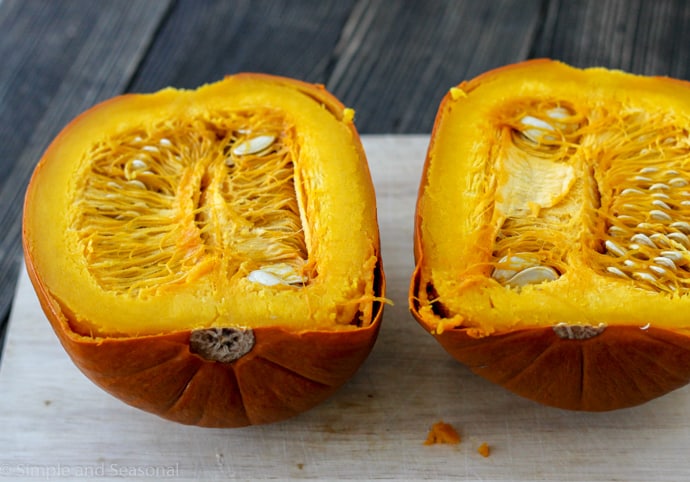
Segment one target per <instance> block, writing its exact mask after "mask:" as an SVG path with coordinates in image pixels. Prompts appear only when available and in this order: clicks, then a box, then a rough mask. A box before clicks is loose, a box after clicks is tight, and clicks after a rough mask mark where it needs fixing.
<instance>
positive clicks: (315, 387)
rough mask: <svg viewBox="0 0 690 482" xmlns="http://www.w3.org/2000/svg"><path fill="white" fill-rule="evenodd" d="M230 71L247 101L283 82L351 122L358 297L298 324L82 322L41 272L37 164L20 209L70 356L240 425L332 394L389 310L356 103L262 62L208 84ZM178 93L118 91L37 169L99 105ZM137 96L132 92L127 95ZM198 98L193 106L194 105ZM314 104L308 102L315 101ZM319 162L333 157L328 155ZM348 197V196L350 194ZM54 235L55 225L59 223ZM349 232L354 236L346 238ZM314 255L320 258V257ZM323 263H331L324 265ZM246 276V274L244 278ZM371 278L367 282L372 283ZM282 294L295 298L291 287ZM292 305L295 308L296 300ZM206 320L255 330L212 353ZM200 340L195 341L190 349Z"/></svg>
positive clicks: (131, 388)
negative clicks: (90, 326) (114, 325)
mask: <svg viewBox="0 0 690 482" xmlns="http://www.w3.org/2000/svg"><path fill="white" fill-rule="evenodd" d="M225 83H228V84H229V85H234V86H235V90H236V91H237V90H239V91H240V92H241V91H242V89H243V87H244V86H249V87H250V88H251V89H254V92H252V95H254V96H255V97H258V99H259V100H258V101H257V100H256V99H254V100H253V101H247V104H248V105H250V106H251V105H256V103H257V102H258V103H261V102H265V103H266V104H267V105H272V103H273V99H272V98H271V95H274V93H275V92H276V89H278V91H280V89H282V90H283V91H284V92H285V95H286V96H287V97H291V96H292V97H293V98H294V99H297V100H296V101H295V100H294V99H293V101H295V102H304V103H305V105H307V104H309V103H311V104H313V105H315V106H318V108H320V109H322V110H323V111H325V112H326V113H328V115H329V116H332V118H333V119H334V120H335V122H337V123H338V124H340V125H341V126H343V127H344V131H343V133H342V134H338V135H341V136H343V134H344V133H345V132H347V133H349V134H345V135H344V137H341V139H345V138H347V139H348V140H347V142H348V143H349V144H348V149H350V150H351V153H348V154H346V156H347V158H348V159H350V160H351V161H352V162H353V164H352V165H351V166H349V167H348V169H352V172H356V173H357V178H356V181H354V182H356V183H361V184H357V186H358V187H357V189H358V190H360V192H359V193H353V195H354V196H353V199H354V200H356V202H361V203H362V204H360V205H357V206H356V209H358V210H360V212H361V214H360V213H357V215H356V216H362V217H361V218H359V217H357V219H365V221H364V224H362V226H361V230H360V232H358V233H357V234H352V235H351V236H352V237H353V238H354V237H355V236H362V237H363V238H362V239H366V241H365V243H364V244H362V246H365V245H366V243H370V244H369V246H370V248H369V249H370V254H368V255H367V254H364V255H365V256H370V257H371V258H370V259H368V260H365V261H364V262H363V263H362V265H363V266H364V268H362V272H363V273H366V270H367V269H371V272H370V273H369V274H365V275H364V278H362V280H360V281H354V280H349V279H343V282H344V284H347V283H351V284H352V285H353V288H352V292H353V293H357V290H361V291H360V294H359V295H358V298H356V299H354V300H351V301H347V303H349V304H350V305H351V306H346V307H342V308H340V307H339V305H337V304H336V305H334V307H333V308H331V309H332V310H333V312H334V315H333V319H331V320H323V319H311V320H309V319H306V320H304V321H302V322H298V323H297V324H294V323H292V322H283V321H282V320H281V317H280V313H268V312H267V313H266V317H268V316H269V315H270V316H271V317H273V318H274V319H275V320H274V321H272V322H270V321H262V322H261V323H259V324H258V325H253V324H252V323H251V322H246V323H244V322H242V321H238V320H235V321H234V322H233V323H231V324H228V325H224V324H223V323H222V320H221V321H218V320H216V321H215V322H214V323H213V324H210V325H205V324H204V322H203V321H200V322H199V323H198V324H196V325H194V326H187V327H183V328H182V329H179V330H174V329H173V330H165V329H162V330H160V331H158V332H155V331H154V332H152V333H131V334H130V333H127V332H126V331H125V332H122V333H119V332H113V333H95V334H91V333H88V332H84V326H87V323H88V321H89V320H83V319H82V320H81V321H79V323H78V324H75V323H76V321H77V320H78V319H80V316H81V314H80V313H79V311H78V310H79V307H78V306H76V307H75V306H74V305H70V304H69V303H67V302H66V301H65V300H61V299H59V297H57V296H55V294H54V292H53V290H54V286H51V285H50V282H49V281H48V280H47V278H46V276H45V272H44V269H45V262H44V261H42V260H41V256H43V255H41V254H40V249H41V247H40V246H37V243H36V240H37V238H38V236H40V235H37V234H36V232H35V231H36V230H37V228H36V226H37V225H38V224H40V223H37V218H39V217H40V216H42V215H43V213H44V212H45V210H46V209H48V210H49V209H51V208H50V206H46V205H45V203H46V202H50V201H49V200H46V199H43V198H41V196H42V195H43V194H42V193H40V192H38V191H39V190H40V188H39V186H38V184H39V181H36V179H37V178H38V177H39V175H38V174H35V175H34V177H33V178H32V182H31V184H30V186H29V190H28V192H27V199H26V205H25V212H24V232H23V244H24V251H25V260H26V265H27V270H28V273H29V277H30V279H31V281H32V283H33V285H34V288H35V290H36V293H37V295H38V298H39V301H40V303H41V306H42V308H43V310H44V312H45V314H46V316H47V318H48V320H49V321H50V323H51V326H52V327H53V329H54V331H55V333H56V334H57V336H58V338H59V340H60V342H61V344H62V345H63V347H64V348H65V350H66V352H67V353H68V354H69V356H70V358H71V359H72V361H73V362H74V363H75V365H76V366H77V367H78V368H79V369H80V370H81V371H82V372H83V373H84V374H85V375H86V376H87V377H88V378H89V379H91V380H92V381H93V382H94V383H95V384H97V385H99V386H100V387H101V388H103V389H104V390H105V391H107V392H109V393H110V394H112V395H114V396H115V397H117V398H119V399H121V400H123V401H124V402H126V403H127V404H129V405H132V406H134V407H137V408H140V409H142V410H145V411H148V412H151V413H154V414H156V415H159V416H161V417H163V418H166V419H169V420H173V421H176V422H180V423H184V424H191V425H199V426H205V427H240V426H246V425H253V424H263V423H272V422H277V421H280V420H284V419H286V418H289V417H292V416H295V415H297V414H299V413H301V412H303V411H305V410H308V409H310V408H312V407H314V406H315V405H317V404H319V403H321V402H322V401H323V400H325V399H326V398H328V397H329V396H330V395H332V394H333V393H334V392H335V391H336V390H337V389H338V388H339V387H340V386H341V385H342V384H343V383H345V382H346V381H347V380H348V379H350V378H351V377H352V376H353V375H354V373H355V372H356V371H357V369H358V368H359V367H360V365H361V364H362V363H363V362H364V360H365V359H366V357H367V356H368V354H369V352H370V350H371V348H372V347H373V344H374V342H375V340H376V337H377V334H378V330H379V326H380V321H381V318H382V311H383V307H382V302H381V300H382V297H383V296H384V292H385V281H384V274H383V269H382V265H381V258H380V254H379V240H378V231H377V226H376V222H375V219H376V218H375V216H376V214H375V212H376V211H375V202H374V197H373V187H372V185H371V180H370V177H369V172H368V168H367V165H366V157H365V155H364V151H363V149H362V146H361V143H360V141H359V137H358V135H357V131H356V129H355V127H354V125H353V124H352V118H351V117H352V113H351V112H348V110H347V109H345V107H344V106H343V105H342V104H341V103H340V102H339V101H338V100H337V99H335V98H334V97H333V96H332V95H331V94H329V93H328V92H326V91H325V89H323V87H322V86H318V85H312V84H307V83H303V82H299V81H296V80H292V79H286V78H281V77H275V76H268V75H262V74H238V75H235V76H231V77H228V78H227V79H225V80H224V81H222V82H220V83H218V87H216V86H210V87H208V86H207V87H204V88H202V90H203V89H206V90H205V91H209V89H211V90H213V89H220V88H222V86H223V85H224V84H225ZM262 85H265V86H267V87H268V88H267V91H266V92H265V93H261V92H259V93H258V94H257V93H256V92H255V91H260V90H261V88H262V87H261V86H262ZM271 89H273V90H272V91H271ZM181 95H187V94H186V93H184V94H181ZM192 95H195V94H192ZM233 95H236V94H233ZM300 96H302V97H303V98H300ZM239 97H241V95H240V96H239ZM176 98H177V92H176V91H172V90H170V89H169V90H167V91H163V92H162V93H160V94H154V95H153V96H151V97H149V96H123V97H119V98H115V99H112V100H110V101H106V102H105V103H103V104H100V105H98V106H96V107H94V108H93V109H91V110H90V111H87V112H86V113H84V114H82V116H80V117H79V118H77V119H76V120H75V121H74V122H73V124H70V125H69V126H67V127H66V128H65V129H64V130H63V132H62V133H61V134H60V136H58V137H57V138H56V139H55V140H54V141H53V144H51V147H50V148H49V149H48V151H47V152H46V154H45V155H44V158H43V160H42V161H41V162H40V163H39V165H38V167H37V169H36V172H37V173H39V172H43V174H41V176H43V177H44V178H45V172H44V171H45V170H46V168H47V167H48V165H50V166H51V169H52V168H53V167H54V165H55V163H56V162H57V161H56V157H59V156H56V155H55V153H56V152H57V151H58V150H62V151H60V152H64V150H65V149H67V150H69V146H67V147H65V144H66V143H69V142H71V140H70V135H71V134H70V130H71V129H83V128H84V126H85V125H86V126H87V128H88V129H89V130H90V131H91V132H99V127H100V126H98V125H92V123H94V121H92V120H91V118H92V117H93V118H95V119H98V118H99V117H100V118H101V119H102V118H103V113H104V112H105V113H107V112H108V111H109V110H110V109H115V110H116V111H118V113H117V115H121V112H120V111H123V112H125V113H126V112H127V110H128V105H132V106H134V107H135V108H134V112H135V114H133V116H134V119H136V112H143V111H147V109H148V111H150V112H153V114H151V115H153V116H154V117H155V115H156V111H157V110H160V111H165V109H167V108H168V107H167V106H168V105H174V104H175V103H176V102H177V99H176ZM149 99H150V100H149ZM131 102H134V104H128V103H131ZM241 102H242V101H240V103H241ZM278 104H280V102H278ZM192 105H193V104H192ZM281 106H282V104H281ZM231 107H232V106H231ZM194 108H196V107H192V109H194ZM243 108H246V107H243ZM312 108H313V107H311V106H309V109H312ZM117 115H116V116H115V117H117ZM111 127H112V126H108V125H107V123H106V125H105V126H104V127H102V129H101V130H102V131H103V132H106V133H107V131H108V129H109V128H111ZM298 128H299V126H298ZM324 149H325V150H326V151H327V150H328V147H327V146H325V147H324ZM332 154H335V155H337V154H338V153H332ZM312 155H313V154H312ZM65 162H70V161H69V160H65ZM311 162H314V161H311ZM315 162H323V163H327V162H329V161H328V160H327V159H323V160H317V161H315ZM348 162H350V161H348ZM324 165H325V164H324ZM323 168H324V169H327V168H328V167H327V166H326V167H323ZM41 182H43V181H41ZM307 194H310V193H307ZM345 201H346V202H347V203H350V204H351V203H353V202H354V201H352V200H345ZM329 202H333V200H332V199H327V200H325V204H326V205H328V203H329ZM327 219H328V215H324V216H322V218H321V219H320V221H319V222H324V221H325V220H327ZM311 221H312V220H307V222H311ZM331 221H332V222H335V220H331ZM372 221H373V223H372ZM309 228H310V229H312V228H313V227H311V226H310V227H309ZM322 229H328V226H327V225H326V224H324V225H323V226H319V227H316V228H313V229H312V232H311V235H312V236H318V235H320V233H321V231H319V230H322ZM42 234H43V235H45V233H42ZM48 235H50V234H48ZM55 236H59V233H57V234H55ZM347 241H348V242H350V239H349V238H348V240H347ZM365 249H367V248H365ZM363 253H366V251H364V252H363ZM58 256H60V255H58ZM63 256H69V254H63ZM330 256H332V254H331V255H330ZM314 262H315V263H316V265H317V267H320V266H319V260H318V259H317V260H315V261H314ZM336 264H337V263H335V264H334V266H335V265H336ZM202 268H203V266H202ZM323 268H324V269H326V268H328V266H327V265H326V266H324V267H323ZM204 269H206V268H204ZM337 269H338V270H341V268H337ZM341 271H342V270H341ZM195 276H196V275H195ZM199 276H201V277H203V276H204V272H200V273H199ZM319 276H320V277H321V278H324V279H337V276H343V277H345V276H350V275H349V274H346V272H345V271H342V272H340V273H338V272H336V273H333V274H330V273H328V272H325V273H324V272H319ZM367 278H368V279H369V281H367V280H366V279H367ZM196 279H198V278H195V277H192V279H191V283H194V282H195V280H196ZM321 282H323V281H320V280H317V281H315V282H314V284H315V285H316V286H317V288H318V283H321ZM241 283H245V284H246V281H241ZM367 283H371V284H370V285H369V286H368V287H367ZM272 289H273V288H271V287H267V288H266V290H267V292H268V293H271V292H272V291H271V290H272ZM323 289H324V290H326V289H327V288H323ZM276 290H278V291H280V290H282V291H280V292H281V293H285V292H288V293H290V292H292V293H296V295H297V294H298V290H302V291H299V293H303V292H304V288H301V287H295V288H291V287H288V288H282V287H278V288H276ZM273 292H276V291H275V290H274V291H273ZM118 296H122V295H118ZM224 296H230V297H233V298H232V302H233V303H236V304H242V303H245V302H246V301H245V300H244V299H243V298H242V296H241V294H240V295H239V297H238V296H237V295H234V294H233V293H227V294H225V295H224ZM269 296H270V295H269ZM281 296H283V298H289V297H287V296H286V295H285V294H282V295H281ZM281 299H282V298H281ZM183 301H184V299H183ZM342 302H343V301H337V303H342ZM176 303H177V302H176ZM353 308H354V311H353ZM286 309H287V311H289V307H286ZM130 313H131V312H130ZM314 313H315V315H313V316H318V313H319V312H318V311H316V309H315V310H314ZM199 315H201V316H203V313H202V312H199ZM134 316H136V313H135V315H134ZM161 316H164V314H161ZM135 321H136V320H135ZM291 323H292V324H291ZM310 325H313V328H310ZM206 329H210V330H217V331H218V332H220V330H221V329H228V330H231V331H232V330H236V329H241V330H242V329H244V330H249V331H248V333H250V334H251V339H250V340H249V341H248V343H249V345H247V346H245V347H243V349H242V350H241V352H240V353H239V354H238V355H239V357H238V358H237V359H236V360H233V361H217V359H214V358H213V357H212V356H209V355H208V354H207V353H205V352H204V351H203V350H199V349H198V343H199V341H198V340H199V338H198V337H197V339H196V341H195V340H194V338H195V335H197V334H199V333H200V332H203V330H206ZM190 340H191V346H190ZM195 343H196V344H197V346H196V348H195ZM201 343H204V341H203V340H202V341H201ZM247 350H249V351H248V352H247ZM195 351H196V352H198V353H194V352H195ZM245 352H246V353H245ZM209 358H210V359H209Z"/></svg>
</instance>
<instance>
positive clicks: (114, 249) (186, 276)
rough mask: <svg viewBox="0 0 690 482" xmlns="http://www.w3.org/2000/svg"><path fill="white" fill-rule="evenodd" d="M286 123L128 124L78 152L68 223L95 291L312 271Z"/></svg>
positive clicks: (266, 281) (298, 280)
mask: <svg viewBox="0 0 690 482" xmlns="http://www.w3.org/2000/svg"><path fill="white" fill-rule="evenodd" d="M298 155H299V150H298V145H297V141H296V139H295V132H294V129H293V128H292V127H291V126H290V125H289V124H288V123H287V121H286V120H285V119H284V117H283V116H282V115H281V114H280V113H279V112H275V111H272V110H253V111H252V112H242V111H238V112H212V113H206V114H205V115H203V116H198V117H191V118H189V117H185V118H170V119H167V120H164V121H161V122H159V123H157V124H155V125H153V126H138V127H132V128H129V129H127V130H124V131H121V132H119V133H117V134H115V135H112V136H110V137H108V138H105V139H102V140H100V142H98V143H96V144H94V145H93V146H92V148H91V149H90V150H89V151H88V152H86V153H85V155H84V159H83V162H82V166H83V168H82V169H81V171H80V172H79V174H78V176H77V179H78V181H77V182H78V183H80V184H81V186H79V188H78V189H75V190H74V192H75V198H74V200H73V211H72V212H71V225H72V228H73V229H74V230H75V231H76V232H77V233H78V235H79V240H80V242H81V249H82V251H83V253H84V258H85V260H86V263H87V265H88V270H89V272H90V273H91V275H92V276H93V278H94V279H95V280H96V282H97V283H98V284H99V286H100V287H101V288H102V289H103V290H106V291H113V292H117V293H122V294H129V295H131V296H144V295H147V294H153V293H154V292H156V291H159V290H164V289H166V288H170V287H171V286H174V285H176V284H180V283H185V282H191V281H193V280H194V279H196V278H198V277H200V276H203V275H204V274H206V273H208V272H210V271H220V272H222V273H224V275H225V276H227V277H234V276H242V277H245V278H247V279H248V280H249V281H251V282H254V283H258V284H261V285H262V286H272V285H282V286H292V287H299V286H304V285H305V284H307V283H308V282H309V278H310V277H313V276H315V270H314V269H309V270H308V269H307V266H308V263H307V261H308V249H307V243H306V240H305V234H304V232H305V226H304V225H303V221H302V219H303V218H302V215H301V203H302V201H303V200H301V199H298V195H297V193H296V190H295V160H296V159H297V157H298Z"/></svg>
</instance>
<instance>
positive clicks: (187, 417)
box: [27, 263, 385, 428]
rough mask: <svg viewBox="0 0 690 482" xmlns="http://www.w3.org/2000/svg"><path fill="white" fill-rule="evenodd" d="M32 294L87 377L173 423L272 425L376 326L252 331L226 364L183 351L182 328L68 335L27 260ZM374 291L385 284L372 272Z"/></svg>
mask: <svg viewBox="0 0 690 482" xmlns="http://www.w3.org/2000/svg"><path fill="white" fill-rule="evenodd" d="M27 267H28V273H29V277H30V279H31V280H32V283H33V285H34V286H35V288H36V293H37V295H38V299H39V301H40V303H41V307H42V308H43V311H44V313H46V315H47V317H48V320H49V321H50V324H51V326H52V327H53V330H54V331H55V333H56V334H57V336H58V338H59V340H60V343H61V344H62V346H63V347H64V349H65V351H66V352H67V354H68V355H69V356H70V358H71V359H72V361H73V362H74V364H75V365H76V366H77V367H78V368H79V369H80V370H81V371H82V373H84V375H86V376H87V377H88V378H89V379H90V380H91V381H92V382H94V383H95V384H96V385H98V386H100V387H101V388H102V389H103V390H105V391H106V392H108V393H110V394H111V395H113V396H114V397H116V398H118V399H120V400H122V401H124V402H125V403H127V404H129V405H131V406H133V407H136V408H139V409H141V410H145V411H147V412H150V413H153V414H155V415H158V416H160V417H163V418H165V419H168V420H172V421H174V422H179V423H182V424H186V425H198V426H202V427H217V428H233V427H243V426H247V425H258V424H266V423H273V422H279V421H282V420H285V419H288V418H291V417H294V416H295V415H298V414H300V413H302V412H304V411H307V410H309V409H311V408H313V407H315V406H316V405H318V404H320V403H322V402H323V401H324V400H326V399H327V398H328V397H330V396H331V395H332V394H333V393H334V392H335V391H336V390H337V389H338V388H339V387H340V386H341V385H343V384H344V383H345V382H347V381H348V380H349V379H350V378H351V377H352V376H353V375H354V374H355V373H356V372H357V370H358V369H359V367H360V366H361V364H362V363H363V362H364V361H365V360H366V358H367V357H368V355H369V353H370V351H371V349H372V347H373V345H374V343H375V341H376V338H377V335H378V331H379V328H380V326H381V317H382V316H383V308H382V306H380V305H379V307H378V310H377V314H376V318H375V320H374V322H373V323H372V324H371V325H369V326H367V327H363V328H360V329H358V330H356V331H349V332H343V333H338V332H328V331H311V332H310V331H304V332H300V333H291V332H289V331H286V330H284V329H281V328H257V329H255V330H254V335H255V337H256V342H255V345H254V348H253V350H252V351H250V352H249V353H248V354H246V355H244V356H243V357H241V358H240V359H238V360H237V361H235V362H233V363H221V362H217V361H209V360H206V359H204V358H202V357H200V356H198V355H196V354H194V353H191V352H190V349H189V339H190V335H191V332H190V331H180V332H176V333H169V334H165V335H157V336H148V337H132V338H110V339H107V338H106V339H96V338H91V337H86V336H81V335H79V334H78V333H75V332H74V331H73V330H72V329H71V328H70V325H69V321H68V319H67V318H66V316H65V314H64V313H63V312H62V311H61V310H60V308H59V306H58V304H57V303H56V302H55V300H54V299H51V297H50V295H49V294H48V293H47V292H46V291H45V289H44V288H43V286H42V284H41V281H40V279H39V277H38V276H37V274H36V272H35V271H34V270H33V269H32V265H31V264H30V263H28V264H27ZM379 273H380V275H381V277H380V278H379V289H380V290H381V291H380V292H383V291H384V289H385V287H384V285H385V281H384V280H383V277H382V276H383V273H382V271H379Z"/></svg>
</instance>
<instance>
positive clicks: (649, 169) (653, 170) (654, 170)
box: [637, 166, 659, 174]
mask: <svg viewBox="0 0 690 482" xmlns="http://www.w3.org/2000/svg"><path fill="white" fill-rule="evenodd" d="M637 172H639V173H640V174H656V173H657V172H659V168H657V167H651V166H650V167H643V168H642V169H640V170H639V171H637Z"/></svg>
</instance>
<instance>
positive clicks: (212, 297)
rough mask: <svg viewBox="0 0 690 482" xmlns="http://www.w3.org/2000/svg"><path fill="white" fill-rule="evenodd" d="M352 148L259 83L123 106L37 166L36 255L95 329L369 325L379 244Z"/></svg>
mask: <svg viewBox="0 0 690 482" xmlns="http://www.w3.org/2000/svg"><path fill="white" fill-rule="evenodd" d="M281 89H282V90H281ZM283 91H285V92H283ZM286 92H287V93H289V94H292V95H285V93H286ZM281 96H283V97H281ZM267 97H270V98H271V101H270V102H265V99H266V98H267ZM341 115H342V113H340V112H338V113H337V116H341ZM351 139H352V135H351V132H350V128H349V127H348V124H347V123H345V122H342V121H340V120H338V118H337V117H336V116H334V114H333V112H330V111H329V110H328V109H327V108H325V107H324V106H323V105H321V104H320V103H318V102H315V101H314V100H313V99H310V98H308V97H306V96H305V95H304V94H303V93H299V92H295V91H292V92H290V91H289V89H285V88H284V87H281V86H276V85H270V84H268V83H266V82H261V81H260V80H256V81H254V82H248V81H243V80H241V78H240V79H237V80H234V79H232V78H229V79H228V80H226V81H223V82H220V83H217V84H213V85H208V86H205V87H202V88H200V89H199V90H197V91H175V90H172V89H169V90H165V91H162V92H160V93H158V94H155V95H153V96H150V97H148V98H145V100H144V99H143V98H142V99H139V98H138V97H123V98H121V99H120V100H117V101H111V102H109V103H106V104H104V105H103V106H101V107H97V108H95V109H94V110H92V111H91V112H90V113H89V115H88V116H85V117H82V118H79V119H78V120H76V121H75V122H74V123H73V124H72V125H71V126H70V128H69V129H67V131H66V132H65V133H63V134H62V136H61V138H60V141H59V142H58V143H57V144H56V145H55V146H54V147H53V148H52V149H51V150H50V151H49V152H48V155H47V158H46V160H45V161H44V162H43V163H42V164H41V165H40V166H39V167H38V169H37V171H36V174H35V176H34V180H33V183H32V184H33V185H32V188H31V189H30V190H29V198H28V204H27V207H28V210H29V215H28V216H27V225H26V233H27V236H28V238H29V248H30V250H31V252H30V255H31V258H32V260H33V263H34V264H35V265H36V268H37V270H38V271H39V272H40V274H41V276H42V278H43V279H44V280H45V283H46V285H47V286H48V287H49V290H50V291H51V293H52V294H53V295H54V296H55V298H56V299H57V300H59V302H60V303H61V304H64V305H65V306H67V307H69V309H70V311H71V312H72V313H73V314H74V318H73V319H72V320H71V322H72V323H73V325H74V328H75V329H76V330H77V331H78V332H80V333H82V334H93V335H108V336H118V335H124V334H156V333H161V332H166V331H171V330H176V329H197V328H206V327H213V326H235V325H240V326H250V327H256V326H266V325H274V324H275V323H276V319H277V318H279V320H280V323H282V324H284V325H285V326H286V327H287V328H291V329H295V330H298V329H304V328H329V329H334V330H339V329H348V328H349V327H351V326H361V325H367V324H369V323H371V320H372V312H371V304H372V300H373V298H374V296H375V295H374V288H373V286H374V283H373V280H374V271H375V270H374V267H375V265H376V263H377V251H376V249H377V248H376V246H377V242H378V237H377V236H378V234H377V227H376V219H375V211H374V209H373V206H374V195H373V190H372V188H371V183H370V180H369V179H368V178H367V176H368V172H367V171H366V169H361V166H360V165H359V158H360V156H361V152H360V151H359V150H358V149H359V148H358V147H356V146H355V145H353V144H352V140H351ZM354 233H358V235H354ZM56 254H57V256H56ZM239 300H242V301H239ZM134 313H136V315H135V316H133V314H134Z"/></svg>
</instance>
